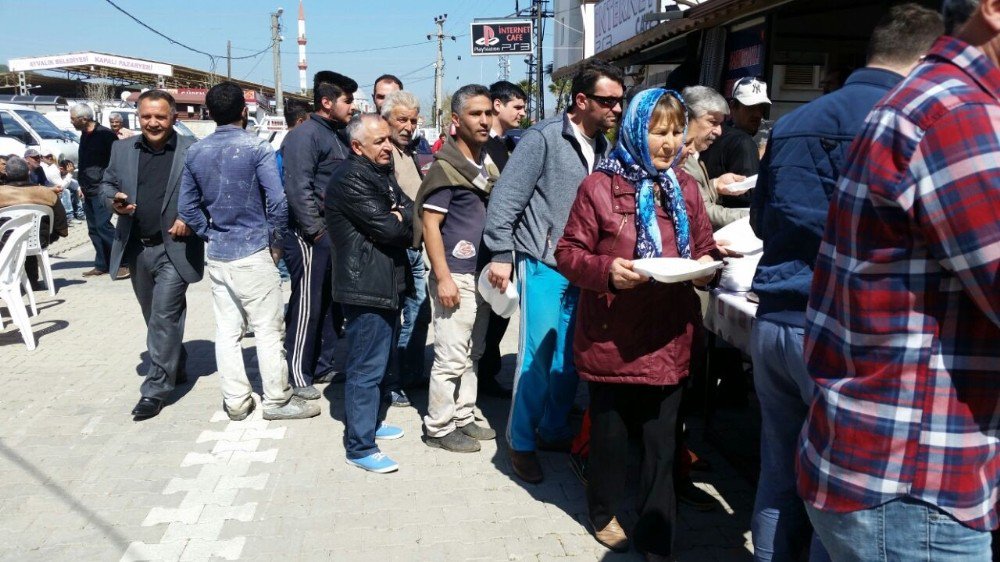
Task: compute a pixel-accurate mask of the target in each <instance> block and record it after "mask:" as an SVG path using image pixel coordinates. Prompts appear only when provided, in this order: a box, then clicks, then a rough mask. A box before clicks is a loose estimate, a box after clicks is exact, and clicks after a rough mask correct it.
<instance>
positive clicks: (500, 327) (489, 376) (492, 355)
mask: <svg viewBox="0 0 1000 562" xmlns="http://www.w3.org/2000/svg"><path fill="white" fill-rule="evenodd" d="M509 323H510V318H504V317H502V316H499V315H497V314H496V313H495V312H493V311H492V310H491V311H490V322H489V324H487V326H486V347H485V349H484V350H483V356H482V358H480V359H479V373H478V374H477V378H478V379H479V383H480V384H482V383H483V381H491V382H492V383H493V384H499V383H497V380H496V379H497V375H499V374H500V340H502V339H503V336H504V333H506V332H507V325H508V324H509ZM487 384H490V382H487Z"/></svg>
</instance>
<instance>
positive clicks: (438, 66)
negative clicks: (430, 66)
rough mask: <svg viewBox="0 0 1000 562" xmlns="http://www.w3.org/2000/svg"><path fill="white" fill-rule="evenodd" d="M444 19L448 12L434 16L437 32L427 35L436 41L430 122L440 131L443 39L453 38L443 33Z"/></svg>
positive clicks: (442, 98) (442, 113)
mask: <svg viewBox="0 0 1000 562" xmlns="http://www.w3.org/2000/svg"><path fill="white" fill-rule="evenodd" d="M446 21H448V14H441V15H439V16H437V17H436V18H434V23H436V24H437V33H436V34H434V35H431V34H428V35H427V40H428V41H430V40H431V39H432V38H434V37H436V38H437V42H438V55H437V62H436V63H434V106H433V108H432V111H433V115H431V122H432V123H434V126H435V127H437V129H438V131H441V117H442V116H443V115H444V109H443V108H442V107H441V103H442V102H443V101H444V92H442V91H441V87H442V86H443V85H444V40H445V39H447V38H448V37H451V40H452V41H454V40H455V36H454V35H451V36H449V35H445V34H444V22H446Z"/></svg>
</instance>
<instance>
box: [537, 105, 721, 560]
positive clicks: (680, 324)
mask: <svg viewBox="0 0 1000 562" xmlns="http://www.w3.org/2000/svg"><path fill="white" fill-rule="evenodd" d="M686 129H687V112H686V110H685V107H684V102H683V100H682V99H681V96H680V94H677V93H676V92H672V91H667V90H663V89H660V88H655V89H650V90H645V91H642V92H640V93H639V94H637V95H636V96H635V98H634V99H633V100H632V102H631V103H630V104H629V106H628V109H627V110H626V112H625V116H624V119H623V121H622V125H621V129H620V131H619V133H618V142H617V145H616V146H615V148H614V150H613V151H612V152H611V154H609V155H608V157H607V158H606V159H605V160H604V161H603V162H602V163H601V164H600V165H599V166H598V167H597V170H596V171H595V172H594V173H593V174H591V175H590V176H589V177H587V179H585V180H584V182H583V184H581V185H580V190H579V192H578V193H577V197H576V201H575V202H574V204H573V208H572V210H571V211H570V216H569V221H568V222H567V224H566V230H565V232H564V234H563V237H562V239H561V240H559V243H558V244H557V246H556V262H557V264H558V267H559V271H560V273H562V274H563V275H565V276H566V278H567V279H569V281H570V282H571V283H573V284H575V285H577V286H579V287H580V289H581V293H580V300H579V304H578V306H577V318H576V328H575V335H574V342H573V348H574V349H573V351H574V359H575V361H576V368H577V371H578V372H579V375H580V378H581V379H582V380H585V381H587V382H588V383H589V385H590V401H591V402H590V421H591V430H590V459H589V464H588V468H587V503H588V506H589V511H590V522H591V524H592V525H593V527H594V534H595V537H596V538H597V540H598V541H600V542H601V543H602V544H604V545H605V546H608V547H609V548H611V549H613V550H626V549H628V547H629V542H630V537H629V535H631V542H634V543H635V545H636V547H637V548H638V549H639V550H640V551H642V552H644V553H645V554H646V556H647V557H648V558H649V559H650V560H659V559H667V558H668V557H670V556H671V555H672V554H673V540H674V529H675V519H676V499H675V497H674V484H673V470H674V468H673V464H674V448H675V446H676V443H675V433H676V424H677V410H678V407H679V406H680V399H681V386H680V385H681V382H682V381H683V380H684V379H685V378H686V377H687V376H688V367H689V363H690V360H691V346H692V341H693V338H694V334H695V331H696V330H699V329H700V328H701V309H700V305H699V301H698V297H697V295H696V294H695V290H694V286H695V285H697V286H705V285H706V284H707V283H709V282H710V281H711V279H712V277H713V276H712V275H709V276H708V277H705V278H702V279H697V280H695V281H693V282H685V283H670V284H666V283H657V282H654V281H651V280H650V279H649V278H648V277H646V276H644V275H642V274H640V273H638V272H636V271H633V268H632V260H634V259H639V258H654V257H682V258H690V259H694V260H698V261H714V260H716V259H718V258H720V257H721V255H720V253H719V250H718V249H717V248H716V245H715V241H714V240H713V239H712V225H711V224H710V223H709V220H708V215H707V214H706V212H705V205H704V203H703V202H702V199H701V195H700V194H699V192H698V186H697V184H696V183H695V181H694V180H693V179H692V178H691V177H690V176H689V175H687V174H686V173H685V172H684V171H683V170H681V169H680V168H679V166H678V162H679V161H680V159H681V156H682V151H683V146H684V137H685V132H686ZM630 432H632V433H635V432H641V434H642V443H643V460H642V464H641V477H640V482H639V520H638V522H637V523H636V525H635V527H634V529H632V531H631V533H629V535H626V533H625V531H624V530H622V528H621V527H620V526H619V524H618V520H617V518H616V516H615V515H616V511H617V508H618V504H619V502H620V501H621V499H622V497H623V496H624V495H625V477H626V466H627V457H628V436H629V433H630Z"/></svg>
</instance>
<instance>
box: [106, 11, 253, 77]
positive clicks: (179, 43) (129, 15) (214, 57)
mask: <svg viewBox="0 0 1000 562" xmlns="http://www.w3.org/2000/svg"><path fill="white" fill-rule="evenodd" d="M104 1H105V2H107V3H108V4H111V6H112V7H113V8H114V9H116V10H118V11H119V12H121V13H123V14H125V16H127V17H128V18H129V19H131V20H132V21H134V22H135V23H137V24H139V25H141V26H142V27H145V28H146V29H148V30H150V31H152V32H153V33H155V34H157V35H159V36H160V37H162V38H164V39H166V40H167V41H169V42H170V43H171V44H173V45H177V46H178V47H183V48H185V49H187V50H189V51H191V52H194V53H198V54H199V55H205V56H206V57H208V58H210V59H212V62H213V64H214V62H215V59H217V58H220V59H221V58H226V57H225V55H213V54H212V53H206V52H205V51H202V50H199V49H195V48H194V47H192V46H190V45H185V44H184V43H181V42H180V41H178V40H176V39H174V38H172V37H170V36H168V35H166V34H164V33H163V32H161V31H158V30H156V29H153V28H152V27H151V26H150V25H149V24H147V23H146V22H144V21H142V20H141V19H139V18H137V17H135V16H133V15H132V14H130V13H129V12H128V11H126V10H125V9H124V8H122V7H121V6H119V5H118V4H115V3H114V2H112V0H104ZM270 48H271V45H270V44H269V45H268V46H267V47H264V48H263V49H261V50H260V51H258V52H256V53H254V54H252V55H247V56H244V57H232V60H244V59H252V58H254V57H256V56H258V55H261V54H263V53H265V52H266V51H267V50H268V49H270Z"/></svg>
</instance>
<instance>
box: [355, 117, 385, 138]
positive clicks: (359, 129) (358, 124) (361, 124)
mask: <svg viewBox="0 0 1000 562" xmlns="http://www.w3.org/2000/svg"><path fill="white" fill-rule="evenodd" d="M375 120H378V121H382V116H381V115H375V114H374V113H359V114H357V115H355V116H354V117H351V120H350V121H349V122H348V123H347V134H348V135H349V136H350V137H351V140H356V141H359V142H360V141H361V137H362V136H364V134H365V125H367V124H368V122H369V121H375Z"/></svg>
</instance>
